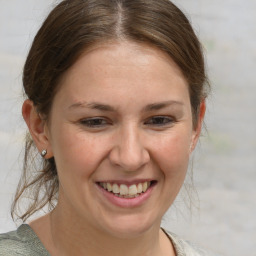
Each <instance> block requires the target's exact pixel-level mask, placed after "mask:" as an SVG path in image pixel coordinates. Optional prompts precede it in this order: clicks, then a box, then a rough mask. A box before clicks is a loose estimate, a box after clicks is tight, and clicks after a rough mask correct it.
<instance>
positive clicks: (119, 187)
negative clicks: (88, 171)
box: [100, 181, 151, 196]
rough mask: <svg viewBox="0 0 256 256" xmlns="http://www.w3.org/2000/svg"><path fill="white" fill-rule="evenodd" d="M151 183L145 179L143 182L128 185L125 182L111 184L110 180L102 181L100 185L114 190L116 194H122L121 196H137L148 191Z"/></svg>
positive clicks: (110, 190) (111, 190)
mask: <svg viewBox="0 0 256 256" xmlns="http://www.w3.org/2000/svg"><path fill="white" fill-rule="evenodd" d="M150 184H151V183H150V182H148V181H145V182H143V183H138V184H133V185H130V186H127V185H125V184H116V183H113V184H111V183H108V182H101V183H100V186H101V187H103V188H104V189H105V190H108V191H109V192H113V193H114V194H120V195H121V196H126V195H129V196H135V195H137V194H140V193H142V192H146V191H147V189H148V188H149V187H150Z"/></svg>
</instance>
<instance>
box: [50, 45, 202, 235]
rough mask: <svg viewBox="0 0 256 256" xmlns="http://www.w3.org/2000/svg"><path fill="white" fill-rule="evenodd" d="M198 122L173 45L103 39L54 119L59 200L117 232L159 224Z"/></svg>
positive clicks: (73, 75)
mask: <svg viewBox="0 0 256 256" xmlns="http://www.w3.org/2000/svg"><path fill="white" fill-rule="evenodd" d="M198 132H199V131H198V130H197V131H196V130H193V127H192V114H191V105H190V98H189V92H188V85H187V82H186V80H185V79H184V77H183V75H182V73H181V71H180V69H179V68H178V67H177V65H176V64H175V63H174V62H173V61H172V60H171V59H170V58H169V57H168V56H167V55H165V53H163V52H161V51H160V50H157V49H155V48H152V47H149V46H147V45H145V44H136V43H131V42H122V43H116V44H115V43H112V44H106V45H103V46H99V47H97V48H96V47H95V48H94V49H93V50H91V51H89V52H87V53H85V54H84V55H82V56H81V57H80V59H79V60H78V61H77V62H76V63H75V64H74V65H73V66H72V67H71V68H70V69H69V70H68V71H67V72H66V73H65V75H64V77H63V79H62V81H61V83H60V90H59V91H58V92H57V94H56V96H55V99H54V102H53V106H52V110H51V113H50V122H49V124H48V128H47V129H46V133H47V136H48V139H49V145H48V152H49V154H52V155H53V156H54V158H55V161H56V165H57V170H58V176H59V181H60V191H59V202H58V206H57V208H56V209H57V210H58V209H59V210H61V211H63V212H65V213H67V215H68V216H71V217H72V218H73V219H75V220H76V221H77V223H78V225H80V226H83V225H85V226H86V225H87V226H90V227H93V228H94V229H95V230H99V231H101V232H107V233H109V234H112V235H115V236H122V235H123V236H130V235H132V236H134V235H135V234H141V233H142V232H145V231H146V230H149V229H150V228H154V227H158V228H159V225H160V222H161V218H162V216H163V215H164V213H165V212H166V210H167V209H168V208H169V207H170V205H171V204H172V203H173V201H174V199H175V197H176V195H177V193H178V192H179V190H180V187H181V186H182V183H183V181H184V177H185V175H186V170H187V166H188V160H189V155H190V151H191V146H192V145H194V144H195V143H196V139H197V135H198Z"/></svg>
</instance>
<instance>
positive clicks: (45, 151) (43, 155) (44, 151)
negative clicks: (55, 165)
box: [41, 149, 47, 157]
mask: <svg viewBox="0 0 256 256" xmlns="http://www.w3.org/2000/svg"><path fill="white" fill-rule="evenodd" d="M46 154H47V150H46V149H44V150H42V152H41V156H42V157H45V156H46Z"/></svg>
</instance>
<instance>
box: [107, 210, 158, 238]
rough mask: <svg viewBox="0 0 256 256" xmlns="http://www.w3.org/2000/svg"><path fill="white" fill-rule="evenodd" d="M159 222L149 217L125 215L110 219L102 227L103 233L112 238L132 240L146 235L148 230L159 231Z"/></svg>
mask: <svg viewBox="0 0 256 256" xmlns="http://www.w3.org/2000/svg"><path fill="white" fill-rule="evenodd" d="M160 223H161V220H160V221H159V220H155V219H153V218H150V217H149V216H145V215H143V216H134V214H131V215H128V216H127V215H125V216H120V217H116V218H114V219H112V220H111V221H110V222H108V223H107V224H106V225H104V228H105V231H106V232H107V233H109V234H111V235H112V236H114V237H117V238H121V239H132V238H136V237H139V236H141V235H143V234H145V233H147V232H148V231H149V230H150V229H152V228H154V227H157V228H158V229H159V227H160Z"/></svg>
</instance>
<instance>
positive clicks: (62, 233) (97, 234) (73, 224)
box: [49, 206, 174, 256]
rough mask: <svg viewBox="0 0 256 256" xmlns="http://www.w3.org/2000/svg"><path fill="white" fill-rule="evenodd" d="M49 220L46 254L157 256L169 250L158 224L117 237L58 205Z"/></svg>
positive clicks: (170, 246) (168, 244) (171, 249)
mask: <svg viewBox="0 0 256 256" xmlns="http://www.w3.org/2000/svg"><path fill="white" fill-rule="evenodd" d="M49 221H50V225H49V226H50V232H51V236H52V239H51V240H52V246H50V247H51V248H52V250H51V251H50V253H51V255H54V256H55V255H56V256H58V255H74V256H75V255H90V256H96V255H97V256H99V255H104V256H113V255H122V256H128V255H129V256H133V255H145V256H156V255H157V256H159V255H164V252H165V253H166V251H168V253H169V252H170V251H173V248H172V245H171V243H170V241H169V240H168V239H167V237H166V236H165V234H164V233H163V232H162V230H161V229H160V223H158V225H155V226H153V227H151V228H150V229H149V230H147V231H145V232H143V233H142V234H138V235H136V236H133V237H132V238H131V237H122V238H120V237H117V236H115V235H113V234H110V233H108V232H107V231H102V230H98V229H97V228H95V226H94V225H93V223H90V222H89V221H88V222H86V221H85V220H83V221H79V218H77V217H75V218H74V216H72V217H71V216H69V215H68V214H67V213H66V212H63V211H61V210H60V209H59V208H58V206H57V207H56V209H55V210H54V211H53V212H52V213H51V214H50V215H49ZM166 240H168V242H167V241H166ZM165 255H166V254H165ZM170 255H172V254H170ZM173 255H174V254H173Z"/></svg>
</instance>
